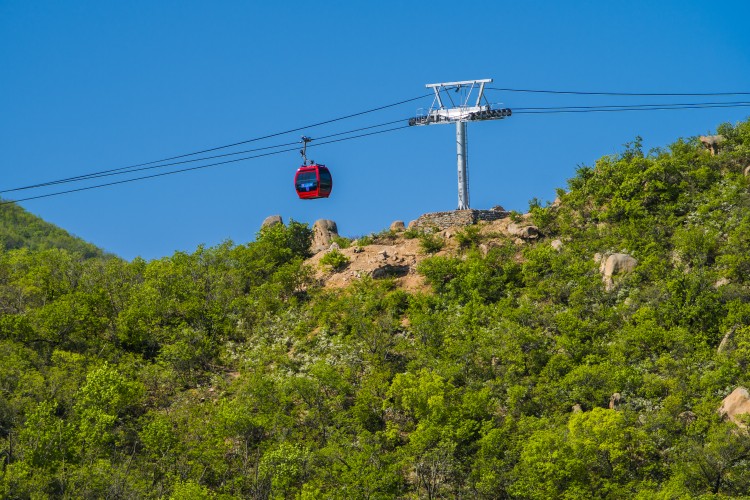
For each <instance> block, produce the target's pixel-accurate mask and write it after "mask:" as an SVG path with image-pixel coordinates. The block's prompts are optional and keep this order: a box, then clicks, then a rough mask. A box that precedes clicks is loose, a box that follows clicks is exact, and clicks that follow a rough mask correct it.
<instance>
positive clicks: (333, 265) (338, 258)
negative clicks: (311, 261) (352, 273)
mask: <svg viewBox="0 0 750 500" xmlns="http://www.w3.org/2000/svg"><path fill="white" fill-rule="evenodd" d="M320 264H321V265H322V266H323V267H324V268H326V269H328V270H332V271H339V270H341V269H343V268H345V267H346V266H347V264H349V257H347V256H346V255H344V254H343V253H341V252H339V251H338V250H336V249H334V250H330V251H328V252H326V254H325V255H324V256H323V257H322V258H321V259H320Z"/></svg>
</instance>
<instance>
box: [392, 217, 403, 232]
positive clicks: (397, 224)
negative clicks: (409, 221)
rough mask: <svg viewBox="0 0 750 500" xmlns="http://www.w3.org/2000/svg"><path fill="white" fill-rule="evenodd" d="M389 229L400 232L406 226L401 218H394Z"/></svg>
mask: <svg viewBox="0 0 750 500" xmlns="http://www.w3.org/2000/svg"><path fill="white" fill-rule="evenodd" d="M390 229H391V231H393V232H401V231H403V230H405V229H406V226H405V225H404V221H402V220H395V221H393V222H392V223H391V228H390Z"/></svg>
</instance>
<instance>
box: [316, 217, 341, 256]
mask: <svg viewBox="0 0 750 500" xmlns="http://www.w3.org/2000/svg"><path fill="white" fill-rule="evenodd" d="M312 231H313V241H312V246H311V248H310V250H311V251H312V253H318V252H322V251H323V250H328V249H329V248H330V247H331V243H333V239H334V238H336V237H338V235H339V230H338V227H336V223H335V222H333V221H332V220H328V219H318V220H316V221H315V224H313V228H312Z"/></svg>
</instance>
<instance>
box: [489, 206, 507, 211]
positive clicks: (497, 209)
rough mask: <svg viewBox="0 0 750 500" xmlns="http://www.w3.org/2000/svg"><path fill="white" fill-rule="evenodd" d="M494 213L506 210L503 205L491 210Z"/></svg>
mask: <svg viewBox="0 0 750 500" xmlns="http://www.w3.org/2000/svg"><path fill="white" fill-rule="evenodd" d="M490 210H492V211H493V212H505V211H506V210H505V209H504V208H503V207H502V205H495V206H494V207H492V208H490Z"/></svg>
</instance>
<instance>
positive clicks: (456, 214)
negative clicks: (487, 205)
mask: <svg viewBox="0 0 750 500" xmlns="http://www.w3.org/2000/svg"><path fill="white" fill-rule="evenodd" d="M508 213H509V212H505V211H503V210H474V209H469V210H454V211H452V212H432V213H429V214H424V215H421V216H420V217H419V218H418V219H417V220H415V221H413V222H412V223H411V224H409V227H410V228H411V227H414V228H421V229H428V228H432V227H436V228H438V229H441V230H442V229H446V228H449V227H454V226H470V225H472V224H476V223H477V222H480V221H485V222H491V221H493V220H499V219H504V218H506V217H508Z"/></svg>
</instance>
